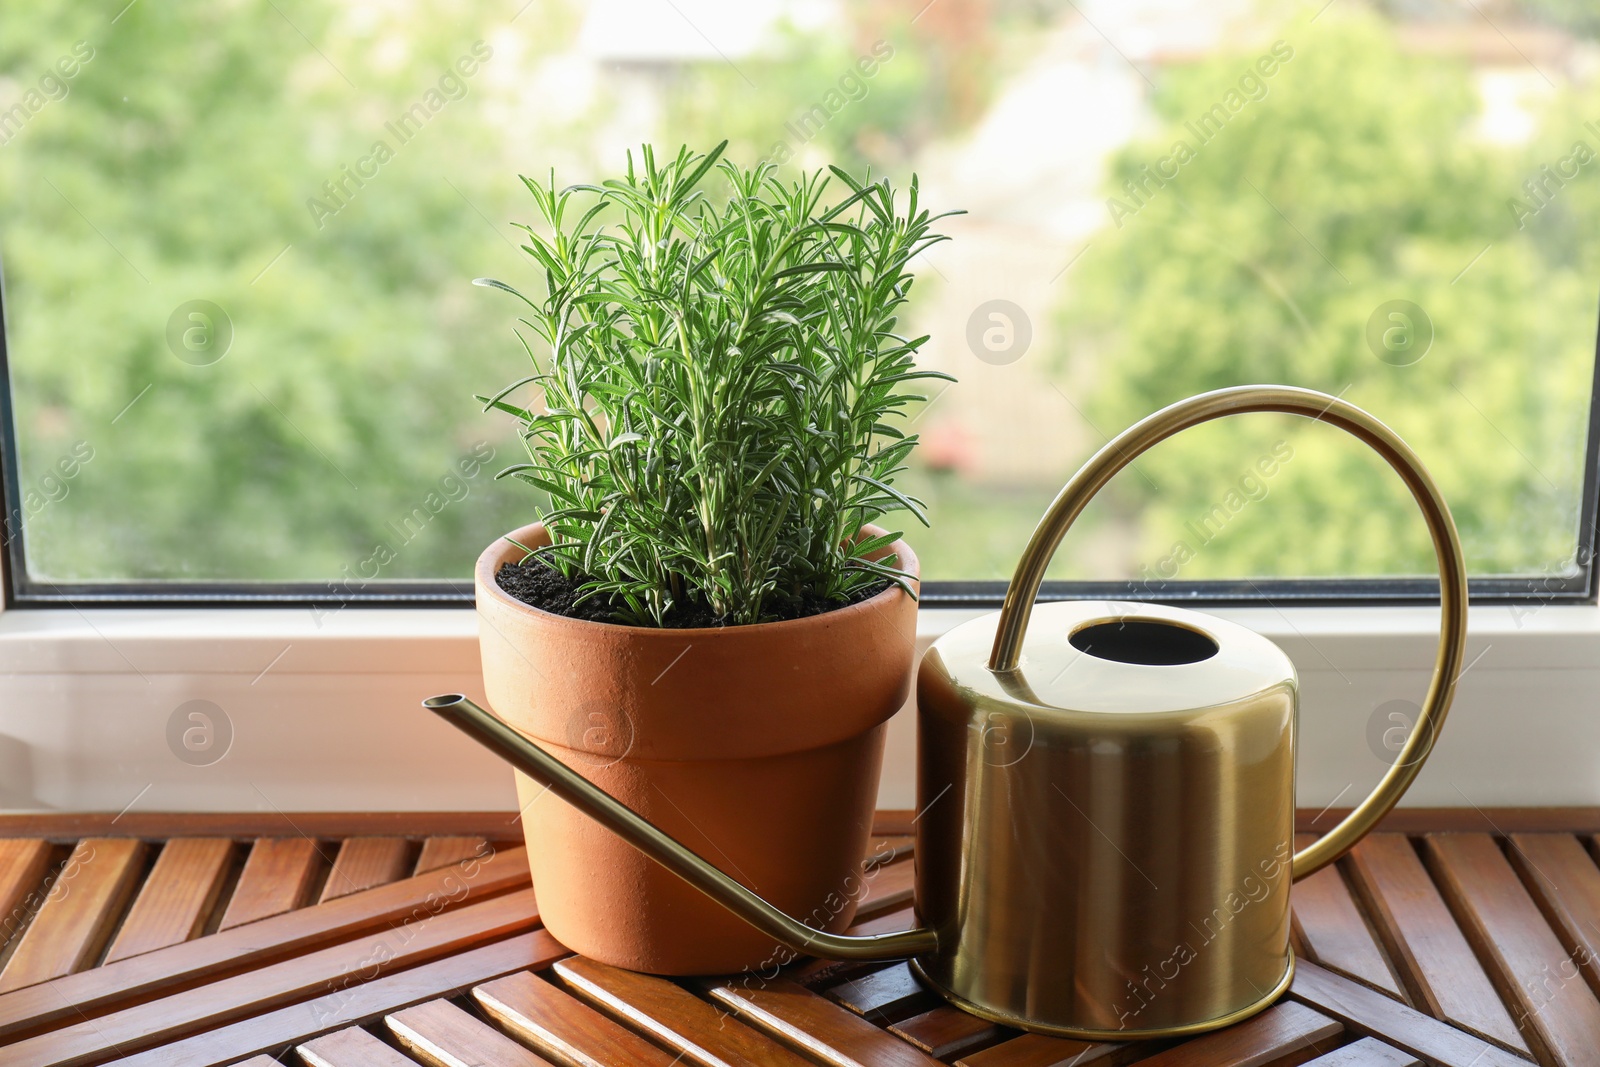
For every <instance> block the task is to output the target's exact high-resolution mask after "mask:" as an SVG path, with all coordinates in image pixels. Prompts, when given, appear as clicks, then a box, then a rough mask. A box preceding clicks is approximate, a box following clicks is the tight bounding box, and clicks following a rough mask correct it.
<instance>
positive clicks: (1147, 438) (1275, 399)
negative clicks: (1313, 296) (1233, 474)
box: [989, 385, 1467, 879]
mask: <svg viewBox="0 0 1600 1067" xmlns="http://www.w3.org/2000/svg"><path fill="white" fill-rule="evenodd" d="M1252 411H1278V412H1286V413H1288V414H1291V415H1304V416H1305V417H1307V418H1309V419H1313V420H1315V421H1318V422H1326V423H1328V424H1330V425H1332V426H1337V427H1339V428H1340V429H1341V430H1344V431H1346V432H1348V433H1350V434H1352V435H1353V436H1355V437H1358V438H1360V439H1361V440H1362V441H1365V442H1366V443H1367V444H1368V445H1370V446H1371V447H1372V448H1373V450H1374V451H1376V452H1377V453H1378V454H1379V455H1380V456H1382V457H1383V458H1384V459H1385V460H1386V461H1388V463H1389V466H1391V467H1393V468H1394V469H1395V471H1396V473H1398V474H1399V475H1400V477H1401V479H1402V480H1404V482H1405V483H1406V486H1407V488H1409V489H1410V490H1411V495H1412V496H1413V497H1415V498H1416V501H1417V504H1418V505H1420V506H1421V508H1422V514H1423V517H1424V518H1425V519H1427V522H1428V532H1429V534H1431V535H1432V537H1433V548H1434V553H1435V554H1436V555H1437V556H1438V559H1439V607H1440V632H1439V651H1438V655H1437V657H1436V659H1435V660H1434V667H1433V679H1432V681H1431V682H1430V683H1429V685H1428V696H1427V699H1426V700H1424V701H1423V704H1422V711H1421V713H1420V714H1419V715H1418V716H1417V722H1416V726H1415V728H1414V729H1413V730H1412V731H1411V736H1410V737H1408V738H1407V739H1406V743H1405V747H1404V748H1402V749H1401V750H1400V753H1399V755H1398V756H1397V757H1396V758H1395V761H1394V764H1393V766H1391V767H1390V768H1389V770H1388V772H1387V773H1385V774H1384V776H1383V778H1382V780H1381V781H1379V782H1378V785H1377V788H1375V789H1374V790H1373V791H1372V793H1371V795H1370V796H1368V797H1367V798H1366V799H1365V800H1363V801H1362V802H1361V803H1360V804H1359V805H1357V806H1356V808H1355V810H1353V811H1351V812H1350V814H1349V815H1347V816H1345V818H1344V820H1343V821H1342V822H1340V823H1339V825H1337V826H1335V827H1334V828H1333V829H1332V830H1330V831H1329V832H1328V833H1327V834H1325V835H1323V836H1322V837H1321V838H1319V839H1318V840H1317V841H1316V842H1315V843H1314V844H1312V845H1310V846H1309V847H1307V848H1305V849H1302V850H1301V851H1299V852H1296V853H1295V855H1294V865H1293V871H1294V877H1295V878H1296V879H1299V878H1304V877H1305V876H1306V875H1308V874H1311V873H1313V872H1315V871H1318V870H1321V869H1322V868H1323V867H1326V866H1327V865H1328V864H1330V863H1332V862H1333V861H1334V860H1336V859H1338V858H1339V857H1340V856H1342V855H1344V854H1345V853H1346V852H1348V851H1350V849H1351V848H1353V847H1355V844H1356V842H1358V841H1360V840H1361V839H1362V838H1363V837H1365V836H1366V834H1367V833H1368V832H1369V831H1370V830H1371V829H1372V828H1373V827H1374V826H1376V825H1377V823H1378V821H1379V820H1380V819H1382V818H1383V817H1384V816H1385V815H1387V814H1388V813H1389V810H1390V809H1391V808H1393V807H1394V806H1395V804H1396V802H1398V801H1399V799H1400V797H1401V795H1403V794H1404V793H1405V791H1406V789H1407V788H1408V787H1409V786H1410V785H1411V782H1412V780H1413V779H1415V778H1416V776H1417V772H1418V771H1420V770H1421V769H1422V764H1423V761H1424V760H1426V759H1427V757H1428V753H1429V752H1430V751H1431V750H1432V748H1433V741H1434V739H1435V738H1436V737H1437V736H1438V732H1439V729H1440V727H1441V726H1443V725H1444V718H1445V715H1446V713H1447V712H1449V710H1450V701H1451V699H1452V698H1453V697H1454V696H1455V687H1456V678H1457V677H1458V676H1459V675H1460V673H1461V660H1462V653H1463V649H1464V644H1465V642H1466V636H1467V567H1466V561H1465V560H1464V559H1463V558H1462V555H1461V541H1460V538H1459V537H1458V536H1457V535H1456V525H1455V522H1454V520H1452V519H1451V517H1450V509H1449V507H1447V506H1446V505H1445V502H1444V498H1443V497H1441V496H1440V495H1439V490H1438V487H1437V486H1435V485H1434V484H1433V479H1432V478H1431V477H1429V475H1428V472H1427V471H1426V470H1425V469H1424V468H1423V466H1422V462H1421V461H1420V460H1419V459H1418V458H1417V455H1416V453H1414V452H1412V451H1411V449H1410V447H1409V446H1407V445H1406V443H1405V442H1404V441H1402V440H1401V439H1400V438H1399V437H1398V436H1397V435H1396V434H1395V432H1394V431H1393V430H1391V429H1389V427H1387V426H1385V425H1384V424H1383V423H1381V422H1379V421H1378V420H1377V419H1375V418H1373V417H1372V416H1371V415H1369V414H1367V413H1366V412H1365V411H1363V410H1361V409H1360V408H1358V407H1356V406H1355V405H1354V404H1349V403H1346V402H1345V401H1343V400H1340V399H1339V398H1338V397H1336V396H1329V395H1328V394H1327V393H1319V392H1317V391H1315V390H1312V389H1297V388H1295V387H1293V386H1287V385H1246V386H1238V387H1235V388H1232V389H1217V390H1214V391H1213V392H1209V393H1201V394H1200V395H1199V396H1193V397H1190V398H1189V399H1188V400H1182V401H1179V402H1178V403H1176V404H1173V405H1171V406H1170V407H1166V408H1163V409H1161V410H1160V411H1158V412H1156V413H1155V414H1153V415H1151V416H1149V417H1147V418H1145V419H1143V420H1141V421H1140V422H1138V423H1135V424H1134V425H1133V426H1131V427H1129V428H1128V429H1127V430H1124V431H1123V432H1122V433H1121V434H1118V435H1117V436H1116V437H1115V438H1113V439H1112V440H1110V441H1108V442H1107V443H1106V445H1105V447H1104V448H1102V449H1100V451H1098V452H1096V453H1095V454H1094V455H1093V456H1092V457H1090V459H1089V461H1088V462H1087V463H1085V464H1084V465H1083V466H1082V467H1081V468H1080V469H1079V470H1078V473H1076V474H1074V475H1073V476H1072V480H1071V481H1069V482H1068V483H1067V484H1066V485H1065V486H1064V487H1063V488H1062V490H1061V492H1060V493H1059V494H1058V495H1057V496H1056V498H1055V500H1054V501H1053V502H1052V503H1051V505H1050V510H1049V511H1047V512H1045V515H1044V518H1043V519H1041V520H1040V521H1039V526H1038V528H1037V529H1035V530H1034V532H1033V537H1032V538H1031V539H1030V540H1029V541H1028V547H1027V549H1026V550H1025V551H1024V552H1023V553H1022V558H1021V560H1019V561H1018V562H1017V570H1016V573H1015V574H1014V575H1013V576H1012V578H1011V585H1010V586H1009V588H1007V589H1006V599H1005V605H1004V606H1003V607H1002V608H1001V611H1000V622H999V625H998V627H997V628H996V631H995V638H994V650H993V652H991V653H990V655H989V669H990V670H991V671H996V672H1004V671H1011V670H1015V669H1016V666H1017V660H1018V657H1019V655H1020V653H1021V650H1022V638H1023V635H1024V634H1025V633H1026V632H1027V629H1028V617H1029V616H1030V615H1031V614H1032V612H1033V602H1034V599H1035V598H1036V597H1037V596H1038V595H1039V584H1040V582H1042V581H1043V580H1044V572H1045V568H1046V567H1047V566H1049V564H1050V559H1051V557H1052V556H1054V555H1055V551H1056V546H1057V545H1059V544H1060V543H1061V538H1062V537H1063V536H1064V535H1065V534H1066V532H1067V529H1068V527H1070V526H1071V525H1072V523H1073V521H1074V520H1076V519H1077V517H1078V516H1079V514H1081V513H1082V511H1083V509H1084V507H1085V506H1086V505H1087V504H1088V503H1089V500H1090V498H1092V497H1093V496H1094V495H1095V493H1097V492H1099V491H1100V489H1101V488H1102V487H1103V486H1104V485H1105V484H1106V483H1107V482H1109V481H1110V480H1111V477H1112V476H1113V475H1114V474H1116V473H1117V472H1118V471H1120V470H1121V469H1122V468H1123V467H1126V466H1127V465H1128V464H1130V463H1132V462H1133V461H1134V459H1135V458H1137V457H1138V456H1139V455H1140V454H1141V453H1143V452H1145V451H1146V450H1147V449H1149V448H1150V447H1151V446H1152V445H1155V444H1156V443H1157V442H1159V441H1164V440H1166V439H1167V438H1169V437H1171V436H1173V435H1174V434H1176V433H1179V432H1180V431H1182V430H1186V429H1188V428H1189V427H1191V426H1197V425H1199V424H1200V423H1202V422H1210V421H1211V420H1212V419H1219V418H1222V417H1223V416H1225V415H1239V414H1243V413H1245V412H1252Z"/></svg>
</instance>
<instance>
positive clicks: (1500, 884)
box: [1426, 834, 1600, 1065]
mask: <svg viewBox="0 0 1600 1067" xmlns="http://www.w3.org/2000/svg"><path fill="white" fill-rule="evenodd" d="M1426 842H1427V848H1428V853H1429V856H1430V858H1431V860H1432V862H1433V863H1434V865H1435V873H1436V875H1437V877H1438V879H1439V888H1440V890H1441V891H1442V892H1443V893H1444V894H1445V897H1446V899H1448V900H1449V901H1450V903H1451V905H1452V906H1453V908H1454V910H1455V912H1456V915H1457V916H1458V917H1459V918H1460V920H1461V925H1462V929H1463V931H1464V932H1465V933H1466V935H1467V937H1468V939H1469V940H1471V941H1472V943H1473V947H1474V948H1476V949H1477V950H1478V952H1479V954H1480V955H1482V956H1483V957H1484V958H1485V959H1486V960H1488V961H1489V962H1490V965H1491V966H1492V967H1493V968H1494V969H1495V970H1496V971H1497V972H1498V973H1497V974H1496V975H1495V976H1494V977H1497V978H1498V979H1499V981H1498V982H1497V984H1498V985H1499V987H1500V989H1501V991H1502V995H1504V996H1505V997H1506V999H1507V1001H1508V1002H1509V1003H1511V1004H1514V1005H1515V1006H1516V1007H1515V1008H1514V1017H1516V1018H1517V1021H1518V1022H1519V1023H1521V1024H1523V1026H1524V1036H1528V1031H1529V1030H1530V1029H1531V1031H1532V1033H1533V1034H1536V1035H1537V1040H1538V1042H1539V1043H1540V1044H1541V1045H1543V1046H1544V1048H1545V1051H1546V1052H1547V1053H1548V1055H1549V1056H1550V1058H1551V1059H1552V1060H1553V1061H1554V1062H1556V1063H1559V1064H1563V1065H1567V1064H1580V1063H1581V1064H1593V1063H1594V1062H1595V1059H1594V1056H1595V1053H1596V1051H1597V1048H1600V1001H1597V1000H1596V999H1595V995H1594V993H1593V992H1592V991H1591V990H1590V989H1589V986H1588V984H1587V983H1586V982H1584V981H1583V978H1582V976H1581V975H1580V974H1578V973H1576V971H1574V972H1573V973H1572V974H1571V975H1570V976H1568V975H1567V974H1566V973H1565V972H1564V970H1563V966H1566V967H1571V965H1572V961H1571V960H1570V959H1569V958H1568V956H1567V953H1566V950H1565V949H1564V948H1563V947H1562V946H1561V941H1560V939H1559V938H1557V937H1556V935H1555V931H1553V930H1551V929H1550V926H1549V924H1548V923H1546V922H1545V920H1544V916H1542V915H1541V914H1540V913H1539V908H1538V905H1536V904H1534V902H1533V898H1532V897H1530V896H1529V895H1528V891H1527V890H1526V889H1525V888H1524V887H1523V885H1522V882H1521V880H1520V879H1518V878H1517V874H1516V872H1515V871H1514V870H1512V869H1511V864H1510V863H1508V862H1507V861H1506V857H1505V855H1504V854H1503V853H1502V852H1501V851H1500V846H1499V844H1497V843H1496V842H1495V839H1494V838H1492V837H1490V836H1489V835H1488V834H1430V835H1428V837H1427V838H1426Z"/></svg>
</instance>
